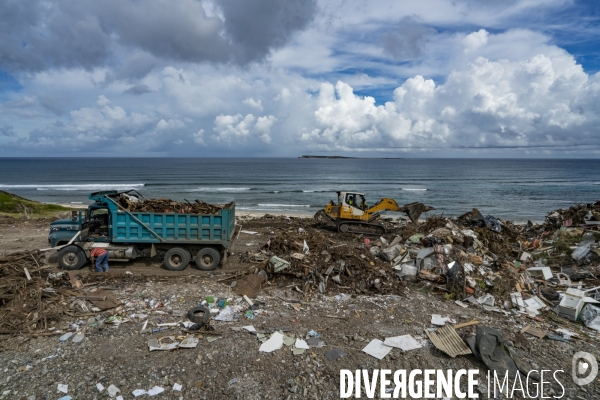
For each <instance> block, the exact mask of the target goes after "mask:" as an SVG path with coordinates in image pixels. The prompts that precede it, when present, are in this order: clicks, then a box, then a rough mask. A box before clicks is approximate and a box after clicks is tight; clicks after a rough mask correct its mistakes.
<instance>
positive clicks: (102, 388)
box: [96, 383, 104, 393]
mask: <svg viewBox="0 0 600 400" xmlns="http://www.w3.org/2000/svg"><path fill="white" fill-rule="evenodd" d="M96 388H97V389H98V391H99V392H100V393H102V392H103V391H104V386H103V385H102V384H101V383H96Z"/></svg>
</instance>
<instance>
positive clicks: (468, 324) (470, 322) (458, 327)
mask: <svg viewBox="0 0 600 400" xmlns="http://www.w3.org/2000/svg"><path fill="white" fill-rule="evenodd" d="M471 325H479V321H477V320H476V319H474V320H473V321H469V322H463V323H462V324H456V325H455V326H454V329H460V328H464V327H465V326H471Z"/></svg>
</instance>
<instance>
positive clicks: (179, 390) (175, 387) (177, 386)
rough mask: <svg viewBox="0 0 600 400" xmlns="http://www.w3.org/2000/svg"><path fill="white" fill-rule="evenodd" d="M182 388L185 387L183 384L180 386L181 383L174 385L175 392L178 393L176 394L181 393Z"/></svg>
mask: <svg viewBox="0 0 600 400" xmlns="http://www.w3.org/2000/svg"><path fill="white" fill-rule="evenodd" d="M182 387H183V386H181V384H179V383H175V384H174V385H173V390H174V391H176V392H181V388H182Z"/></svg>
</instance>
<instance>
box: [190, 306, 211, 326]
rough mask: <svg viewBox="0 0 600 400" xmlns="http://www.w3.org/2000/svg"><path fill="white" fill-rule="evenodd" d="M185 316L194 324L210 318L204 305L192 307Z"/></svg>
mask: <svg viewBox="0 0 600 400" xmlns="http://www.w3.org/2000/svg"><path fill="white" fill-rule="evenodd" d="M187 318H188V319H189V320H190V321H192V322H193V323H195V324H206V323H207V322H208V320H209V319H210V310H209V309H208V308H206V307H194V308H191V309H190V310H189V311H188V313H187Z"/></svg>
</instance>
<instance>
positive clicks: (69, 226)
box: [48, 210, 85, 247]
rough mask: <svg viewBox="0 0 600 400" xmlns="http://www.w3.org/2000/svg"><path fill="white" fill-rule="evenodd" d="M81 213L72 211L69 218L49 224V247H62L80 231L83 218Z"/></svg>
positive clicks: (80, 211)
mask: <svg viewBox="0 0 600 400" xmlns="http://www.w3.org/2000/svg"><path fill="white" fill-rule="evenodd" d="M83 211H84V210H79V211H72V212H71V216H70V217H69V218H64V219H59V220H57V221H54V222H51V223H50V232H49V234H48V244H49V245H50V247H56V246H62V245H63V244H67V243H69V241H70V240H71V239H73V236H75V234H76V233H77V232H79V231H80V230H81V226H82V224H83V221H84V218H85V216H84V214H83Z"/></svg>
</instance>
